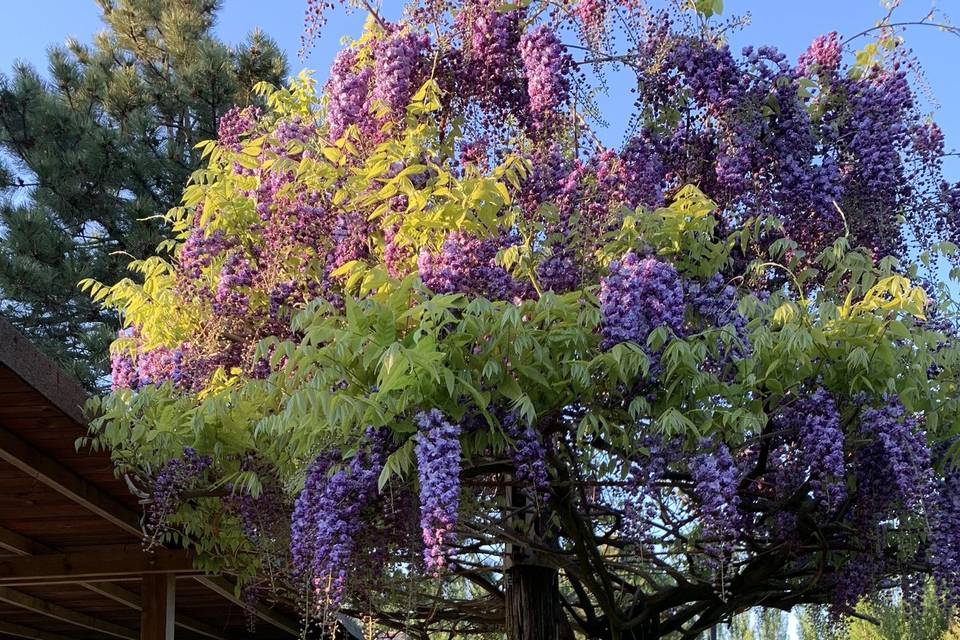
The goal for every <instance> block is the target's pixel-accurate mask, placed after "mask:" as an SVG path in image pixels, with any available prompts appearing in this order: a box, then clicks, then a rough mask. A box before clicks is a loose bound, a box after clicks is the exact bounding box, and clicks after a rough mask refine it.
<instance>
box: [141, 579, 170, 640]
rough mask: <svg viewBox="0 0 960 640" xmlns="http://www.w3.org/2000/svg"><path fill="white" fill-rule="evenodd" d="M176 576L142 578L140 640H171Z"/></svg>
mask: <svg viewBox="0 0 960 640" xmlns="http://www.w3.org/2000/svg"><path fill="white" fill-rule="evenodd" d="M176 585H177V580H176V576H173V575H170V574H164V573H160V574H149V575H145V576H143V594H142V600H143V611H142V612H141V613H140V640H173V629H174V601H175V599H176Z"/></svg>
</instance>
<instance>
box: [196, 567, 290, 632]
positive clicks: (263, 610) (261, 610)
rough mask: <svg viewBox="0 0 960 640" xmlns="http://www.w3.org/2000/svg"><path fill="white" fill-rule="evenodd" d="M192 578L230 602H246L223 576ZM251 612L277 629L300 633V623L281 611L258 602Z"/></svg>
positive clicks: (241, 604)
mask: <svg viewBox="0 0 960 640" xmlns="http://www.w3.org/2000/svg"><path fill="white" fill-rule="evenodd" d="M194 580H196V581H197V582H199V583H200V584H202V585H203V586H205V587H206V588H208V589H210V590H211V591H213V592H214V593H216V594H219V595H220V596H221V597H223V598H225V599H227V600H229V601H230V602H232V603H233V604H235V605H237V606H239V607H246V606H247V605H246V603H244V602H243V601H242V600H241V599H240V598H238V597H237V594H236V591H235V589H234V585H233V583H231V582H230V581H229V580H226V579H225V578H215V577H211V576H199V577H197V578H194ZM253 613H254V615H256V616H257V617H258V618H260V619H261V620H263V621H264V622H266V623H267V624H270V625H273V626H274V627H276V628H277V629H281V630H283V631H286V632H287V633H289V634H290V635H292V636H299V635H300V631H299V628H300V625H299V624H298V623H297V622H295V621H293V620H291V619H290V618H288V617H287V616H285V615H283V614H282V613H279V612H276V611H271V610H270V609H268V608H267V607H264V606H263V605H260V604H257V605H254V609H253Z"/></svg>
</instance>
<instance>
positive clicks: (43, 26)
mask: <svg viewBox="0 0 960 640" xmlns="http://www.w3.org/2000/svg"><path fill="white" fill-rule="evenodd" d="M382 4H383V5H384V6H386V7H388V8H389V9H388V10H387V12H386V13H387V14H390V15H393V14H395V13H396V12H397V11H398V10H399V7H400V6H401V4H402V3H401V2H400V0H383V2H382ZM725 4H726V11H725V15H727V16H729V15H743V14H750V18H751V23H750V24H749V25H748V26H747V27H745V28H743V29H742V30H740V31H739V32H737V33H734V34H733V35H732V37H731V44H732V46H733V48H734V50H735V51H739V49H740V48H741V47H742V46H744V45H746V44H755V45H759V44H772V45H775V46H777V47H778V48H780V49H781V50H782V51H784V52H785V53H786V54H788V56H790V58H792V59H795V58H796V56H797V55H799V54H800V53H801V52H802V51H803V50H804V49H805V48H806V47H807V45H808V44H809V43H810V41H811V40H812V39H813V38H814V37H816V36H817V35H820V34H823V33H826V32H829V31H833V30H836V31H839V32H840V33H841V34H846V35H851V34H854V33H857V32H859V31H862V30H863V29H865V28H868V27H870V26H872V25H873V24H874V23H875V22H876V20H877V19H879V18H880V17H882V16H883V15H884V13H885V10H884V8H883V6H882V5H881V2H880V0H726V3H725ZM305 5H306V0H272V1H270V2H265V1H262V0H224V2H223V9H222V11H221V13H220V17H219V22H218V24H217V26H216V31H217V34H218V35H219V36H220V37H221V38H222V39H224V40H225V41H227V42H231V43H234V42H238V41H239V40H241V39H242V38H243V37H244V35H245V34H246V33H248V32H249V31H250V30H251V29H253V28H255V27H260V28H262V29H263V30H264V31H265V32H267V33H268V34H270V35H271V36H272V37H273V38H274V39H275V40H276V41H277V43H278V44H279V45H280V46H281V47H282V48H283V49H284V50H286V51H287V53H288V56H289V58H290V63H291V64H290V66H291V71H293V72H296V71H299V69H300V68H304V67H305V68H309V69H314V70H316V71H317V72H318V75H319V76H320V77H321V78H322V77H324V76H325V75H326V73H327V69H329V67H330V63H331V61H332V59H333V56H334V54H335V53H336V51H337V49H338V48H339V46H340V40H341V38H342V37H344V36H350V35H356V34H358V33H359V31H360V29H361V27H362V24H363V16H362V15H361V14H360V13H359V12H358V13H354V14H353V15H352V16H345V15H343V13H342V12H336V13H335V14H334V15H332V16H331V21H330V23H329V24H328V25H327V26H326V27H325V29H324V32H323V37H322V38H321V39H320V40H319V41H318V42H317V43H316V46H315V47H314V49H313V51H312V52H311V54H310V55H309V57H308V58H307V59H306V60H303V61H301V60H299V59H298V58H297V56H296V53H297V49H298V47H299V43H300V33H301V31H302V26H303V12H304V8H305ZM931 8H936V9H938V10H939V11H940V12H942V13H946V14H950V12H951V10H952V11H953V12H954V13H955V14H956V18H957V20H958V21H960V0H903V4H902V6H901V8H900V9H899V10H898V11H897V14H896V15H897V16H898V19H900V20H916V19H919V18H920V17H922V16H923V15H925V14H926V13H927V12H928V11H929V10H930V9H931ZM4 14H5V15H4V20H2V21H0V72H4V73H6V72H8V71H9V70H10V68H11V66H12V64H13V62H14V60H17V59H20V60H26V61H28V62H31V63H33V64H34V65H36V66H37V67H38V68H41V69H44V68H45V67H46V50H47V48H48V47H49V46H50V45H51V44H56V43H62V42H63V41H64V40H65V39H66V38H67V37H68V36H73V37H76V38H78V39H79V40H82V41H89V40H90V39H91V37H92V36H93V34H95V33H96V32H97V31H98V30H100V28H101V24H100V20H99V10H98V8H97V6H96V5H95V3H94V2H93V1H92V0H31V1H30V2H6V3H4ZM907 37H908V44H909V45H910V46H911V47H912V48H913V49H914V50H915V52H916V54H917V57H918V58H919V60H920V62H921V64H922V66H923V68H924V73H925V77H924V82H925V84H926V85H927V86H928V88H929V98H930V102H929V107H928V110H931V111H932V110H933V109H934V107H936V106H937V105H939V109H937V111H936V115H935V117H936V119H937V121H938V122H940V124H941V126H942V127H943V129H944V133H945V135H946V140H947V147H948V149H954V148H958V147H960V108H958V105H960V82H957V80H956V77H957V66H958V62H960V38H957V37H955V36H952V35H949V34H947V33H943V32H940V31H938V30H936V29H933V28H929V27H918V28H914V29H913V30H911V31H909V32H908V34H907ZM861 42H863V43H865V42H866V41H865V40H863V41H861ZM602 106H603V109H604V115H605V117H606V118H607V120H608V121H609V122H610V128H609V130H607V131H604V132H602V138H603V140H604V142H605V143H607V144H609V145H611V146H616V145H618V144H619V143H620V142H621V141H622V136H623V131H624V127H625V124H626V122H627V119H628V118H629V115H630V108H631V101H630V100H629V99H628V100H622V99H620V96H611V97H609V98H607V99H604V100H603V104H602ZM947 168H948V175H949V177H951V178H952V179H954V180H960V159H958V158H949V159H948V166H947Z"/></svg>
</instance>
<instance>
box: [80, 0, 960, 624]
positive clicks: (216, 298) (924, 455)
mask: <svg viewBox="0 0 960 640" xmlns="http://www.w3.org/2000/svg"><path fill="white" fill-rule="evenodd" d="M326 4H327V3H322V2H314V3H313V4H312V5H311V7H310V9H309V15H310V16H311V19H310V22H311V29H315V28H319V25H320V23H321V22H322V15H323V12H324V11H325V10H328V9H329V7H326V6H324V5H326ZM690 4H691V5H693V6H694V8H693V9H678V10H676V11H673V12H665V13H652V12H650V11H648V10H646V9H645V8H644V7H642V6H640V5H639V4H638V3H630V2H619V3H613V2H605V1H604V0H579V1H573V0H567V1H555V2H548V1H546V0H543V1H540V0H537V1H533V2H521V3H515V4H505V3H500V2H499V1H498V0H454V1H448V0H431V1H425V2H421V3H415V4H414V5H413V6H411V7H410V8H409V10H408V13H407V18H406V19H404V20H403V21H400V22H397V23H392V22H387V21H386V20H385V19H384V18H383V17H382V16H379V15H377V14H375V13H374V14H372V15H371V18H370V20H369V21H368V24H367V28H366V30H365V31H364V33H363V34H362V36H361V37H360V38H359V39H358V40H356V41H354V42H353V43H351V44H350V45H349V46H347V47H346V48H344V49H343V50H342V51H341V52H340V53H339V54H338V55H337V57H336V60H335V62H334V64H333V68H332V70H331V74H330V78H329V80H328V81H327V82H326V84H325V85H324V86H323V90H322V91H320V92H318V91H317V90H316V86H315V83H314V82H313V81H312V80H311V79H310V77H309V76H302V77H301V78H300V79H298V80H296V81H294V82H293V83H292V84H291V85H290V86H289V87H287V88H281V89H275V88H272V87H267V86H260V87H258V90H259V91H260V92H261V93H262V94H263V95H264V96H265V97H266V102H267V104H268V108H267V109H265V110H264V111H262V112H261V111H259V110H257V109H253V108H248V109H244V110H234V111H233V112H231V113H230V114H228V115H227V116H226V117H224V118H223V119H222V120H221V122H220V133H219V139H218V140H216V141H211V142H209V143H206V144H205V145H204V146H203V148H202V151H203V153H204V154H205V157H206V158H207V160H208V164H207V165H206V167H205V168H204V169H203V170H201V171H198V172H197V173H196V174H195V175H194V177H193V179H192V182H191V184H190V185H189V186H188V187H187V188H186V191H185V192H184V197H183V206H182V207H179V208H176V209H174V210H172V211H171V212H170V213H169V214H168V219H169V222H170V224H171V226H172V229H173V232H172V233H173V235H172V237H171V239H170V240H169V242H167V243H166V244H165V245H164V246H163V247H162V250H163V252H164V253H163V254H162V256H163V257H156V258H151V259H148V260H145V261H141V262H134V263H133V264H132V265H131V268H132V270H133V271H134V276H133V277H132V278H131V279H129V280H124V281H122V282H119V283H116V284H114V285H112V286H105V285H102V284H99V283H92V282H87V283H85V286H86V287H88V288H89V289H90V290H91V291H92V292H93V295H94V297H95V298H96V299H97V300H100V301H102V302H103V303H104V304H105V305H107V306H108V307H111V308H115V309H118V310H119V311H120V312H121V313H122V317H123V319H124V322H125V325H126V326H127V327H128V328H127V329H126V330H125V331H124V332H123V333H122V334H121V336H120V337H119V338H118V340H117V342H116V343H115V344H114V351H113V386H114V390H113V393H112V394H111V395H109V396H108V397H106V398H104V399H102V400H101V401H98V402H97V403H95V406H94V407H93V408H94V409H95V410H96V411H97V412H98V415H99V417H98V418H97V419H96V420H95V422H94V424H93V434H92V438H91V441H92V442H93V443H94V444H95V445H96V446H105V447H109V448H110V449H111V450H112V451H113V455H114V458H115V460H116V461H117V463H118V468H119V469H120V471H121V472H122V473H124V474H126V475H127V477H128V479H129V480H130V483H131V485H133V486H134V487H138V489H137V490H138V491H141V492H142V493H143V494H144V496H145V498H146V500H148V501H149V504H148V508H147V514H146V519H145V529H146V535H147V540H148V543H149V544H153V543H162V542H167V541H179V542H181V543H183V544H186V545H189V546H191V547H192V548H194V549H196V550H197V552H198V554H199V557H200V558H201V559H202V560H203V566H204V567H206V568H210V569H216V570H221V571H226V572H230V573H233V574H235V575H237V576H238V577H239V578H240V579H241V582H242V584H243V585H245V589H246V593H247V595H248V596H249V597H250V598H251V599H253V598H258V599H261V600H263V601H265V602H271V601H280V600H283V601H286V602H292V603H296V604H297V606H299V607H300V610H301V611H302V612H303V615H304V620H305V625H306V626H308V627H309V628H312V629H314V630H316V632H318V633H323V630H324V629H328V628H329V626H328V625H329V624H330V623H331V621H333V620H335V619H336V617H335V614H338V613H345V614H350V615H354V616H357V617H364V618H367V619H368V620H369V621H370V624H371V625H376V626H377V628H379V629H382V630H389V629H394V630H403V631H405V632H406V633H407V634H408V636H410V637H413V638H423V639H426V638H431V637H441V636H439V635H436V636H435V635H434V634H437V633H439V632H443V634H444V635H443V636H442V637H445V638H446V637H460V636H469V635H471V634H485V633H493V634H500V635H499V636H498V637H502V634H503V633H504V630H505V631H506V635H507V637H508V638H510V639H511V640H520V639H524V640H527V639H530V640H532V639H537V640H552V639H556V638H561V637H562V638H572V637H586V638H609V639H624V640H627V639H633V640H641V639H642V640H650V639H654V638H666V637H677V638H679V637H682V638H692V637H695V636H696V635H697V634H699V633H700V632H701V631H703V630H705V629H708V628H710V627H712V626H714V625H716V624H718V623H720V622H722V621H724V620H728V619H729V618H730V617H731V616H733V615H735V614H737V613H739V612H742V611H744V610H745V609H747V608H750V607H756V606H762V607H770V608H777V609H781V610H789V609H791V608H792V607H794V606H796V605H801V604H828V605H830V607H831V610H832V611H833V612H834V614H835V615H837V616H843V615H846V614H848V613H850V612H853V611H854V607H855V606H856V605H857V603H858V602H859V601H860V600H861V599H862V598H863V597H865V596H868V595H871V594H875V593H878V592H882V591H885V590H890V589H894V588H896V589H901V590H902V594H903V596H904V598H906V600H907V601H908V602H912V601H914V599H916V598H918V597H919V595H920V594H921V593H922V590H923V589H922V585H923V584H924V580H925V579H926V577H927V576H932V577H933V579H934V581H935V583H936V585H937V588H938V592H939V594H940V597H941V598H943V599H944V600H945V601H946V602H950V603H956V602H957V601H958V599H960V473H958V472H957V471H956V470H955V467H954V463H953V458H954V454H955V450H956V449H957V446H956V437H957V434H958V433H960V424H958V419H960V404H958V399H957V375H958V373H960V358H958V356H960V351H958V348H957V344H956V340H955V332H954V318H955V306H954V304H953V303H952V301H951V300H950V299H949V297H948V295H947V293H948V291H947V288H946V287H945V286H944V285H942V284H940V285H933V284H928V283H926V282H925V280H924V276H926V275H929V273H930V272H931V271H932V268H929V269H928V268H927V267H926V266H925V265H934V264H936V263H938V261H939V262H940V263H942V262H944V261H949V260H951V259H952V257H951V256H952V253H953V251H954V248H955V247H954V245H953V244H952V243H951V238H953V236H954V234H956V232H957V230H958V228H960V227H958V218H957V210H956V204H957V203H960V191H958V190H957V188H956V187H953V186H951V185H949V184H946V183H944V182H943V181H942V179H941V177H940V165H941V157H942V155H943V153H944V142H943V136H942V134H941V132H940V130H939V129H938V128H937V126H936V125H935V124H933V123H932V122H931V121H929V120H928V119H927V118H926V117H925V116H924V115H923V114H922V112H921V106H920V102H919V101H918V100H917V98H916V96H915V93H914V90H913V89H912V88H911V77H912V74H913V73H914V71H915V65H914V63H913V62H912V60H911V57H910V54H909V52H908V51H907V50H906V49H905V47H904V46H903V45H902V43H901V41H900V38H899V35H898V34H897V33H896V32H895V31H894V30H893V28H892V27H887V28H881V29H879V30H877V31H876V32H875V33H874V35H876V36H877V40H876V41H872V40H871V41H870V42H869V44H868V45H867V46H866V47H865V48H863V49H861V50H860V51H859V52H857V53H856V55H854V52H853V51H852V47H853V45H852V44H850V43H846V42H845V41H844V40H843V39H842V38H841V37H840V36H838V35H837V34H828V35H826V36H823V37H821V38H818V39H817V40H816V41H815V42H814V43H813V44H812V45H811V46H810V48H809V50H808V51H807V52H806V53H804V54H803V55H802V56H801V57H800V59H799V60H797V61H796V62H791V61H789V60H787V59H786V57H785V56H784V55H782V54H781V53H779V52H778V51H777V50H776V49H774V48H771V47H759V48H748V49H746V50H745V51H743V52H742V54H735V53H734V52H732V51H731V50H730V49H729V48H728V46H727V45H726V44H725V41H724V33H725V32H726V30H727V29H729V28H732V27H733V26H734V25H735V21H734V22H726V23H724V22H720V18H719V17H717V16H715V15H714V14H715V13H716V9H718V8H719V6H718V5H719V4H720V3H719V2H709V1H707V2H705V1H698V2H696V3H690ZM858 42H861V43H862V41H858ZM608 65H617V66H619V68H620V69H621V70H623V69H625V70H627V71H628V72H630V73H632V74H634V75H635V78H636V84H635V88H636V92H635V93H632V94H630V95H629V97H628V96H627V95H625V94H622V93H619V92H617V91H616V90H615V88H613V87H610V88H609V90H610V92H611V94H612V95H613V97H614V98H615V99H619V100H627V101H630V102H635V108H636V109H635V118H634V119H633V124H632V126H631V128H630V130H629V131H627V132H625V143H624V145H623V146H622V148H620V149H607V148H603V147H602V146H601V145H600V144H599V143H598V142H597V137H596V136H595V135H594V133H593V132H594V131H596V130H597V110H596V104H595V102H594V99H593V96H595V95H596V90H597V89H598V88H599V89H603V88H604V73H605V70H606V69H609V67H608ZM611 84H612V83H611ZM913 261H916V262H917V263H918V266H912V264H911V262H913Z"/></svg>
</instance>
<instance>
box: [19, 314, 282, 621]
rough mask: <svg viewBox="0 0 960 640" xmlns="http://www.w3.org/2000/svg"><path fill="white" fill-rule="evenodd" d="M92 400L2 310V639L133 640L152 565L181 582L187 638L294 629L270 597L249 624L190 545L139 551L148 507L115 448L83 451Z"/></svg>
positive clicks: (179, 605)
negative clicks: (197, 564)
mask: <svg viewBox="0 0 960 640" xmlns="http://www.w3.org/2000/svg"><path fill="white" fill-rule="evenodd" d="M85 399H86V394H85V393H84V391H83V389H82V388H81V387H80V386H79V385H78V384H77V382H76V381H74V380H73V379H71V378H70V377H68V376H66V375H65V374H64V373H63V372H62V371H60V369H59V368H58V367H57V366H56V365H54V364H53V363H52V362H51V361H50V360H49V359H48V358H47V357H46V356H45V355H43V354H42V353H41V352H40V351H38V350H37V349H36V347H34V346H33V345H32V344H31V343H30V342H29V341H28V340H27V339H26V338H25V337H24V336H22V335H21V334H20V333H18V332H17V331H16V330H15V329H14V328H13V327H12V326H11V325H10V324H9V322H7V321H6V320H4V319H2V318H0V640H8V638H30V639H32V640H62V639H64V638H72V639H86V638H90V639H93V638H127V639H130V640H136V639H137V638H139V637H141V635H140V633H141V630H140V627H141V624H140V623H141V616H142V615H146V614H142V612H141V609H149V608H150V606H147V605H145V604H144V599H145V598H144V592H143V585H144V584H147V581H146V579H145V578H144V576H149V575H164V576H167V577H170V576H172V578H169V579H170V580H175V585H176V589H175V607H174V608H173V609H172V610H173V611H174V614H173V615H175V617H176V638H178V639H179V638H184V639H187V640H189V639H192V638H197V639H201V638H213V639H215V640H225V639H227V638H247V637H257V638H267V639H271V638H278V639H279V638H289V637H290V636H294V635H297V632H298V629H299V625H298V623H297V622H296V620H295V619H294V617H293V616H292V614H291V612H284V611H276V610H268V609H266V608H263V607H261V608H259V609H258V611H257V617H258V618H259V620H258V624H257V626H256V632H255V634H250V633H248V631H247V629H246V625H247V620H246V616H245V614H244V610H243V608H242V606H241V604H240V603H239V602H238V601H237V599H236V597H235V596H234V592H233V584H232V583H231V582H230V581H229V580H228V579H227V578H223V577H211V576H202V575H198V573H197V572H196V571H194V570H193V569H192V564H191V558H190V556H189V554H187V553H186V552H184V551H178V550H161V551H160V552H159V553H157V554H150V555H148V554H145V553H144V552H143V551H142V547H141V539H142V536H141V532H140V531H141V529H140V517H141V509H140V505H139V504H138V502H137V500H136V499H135V498H134V497H133V496H132V495H131V494H130V493H129V491H128V490H127V488H126V486H125V484H124V483H123V482H122V481H121V480H118V479H117V478H116V476H115V475H114V471H113V465H112V464H111V461H110V457H109V455H108V454H107V453H91V452H89V451H86V450H84V451H77V448H76V441H77V439H78V438H79V437H81V436H83V435H85V434H86V426H85V421H84V419H83V414H82V411H81V407H82V405H83V403H84V401H85ZM151 593H152V591H151ZM151 606H152V605H151ZM144 637H146V636H144Z"/></svg>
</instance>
